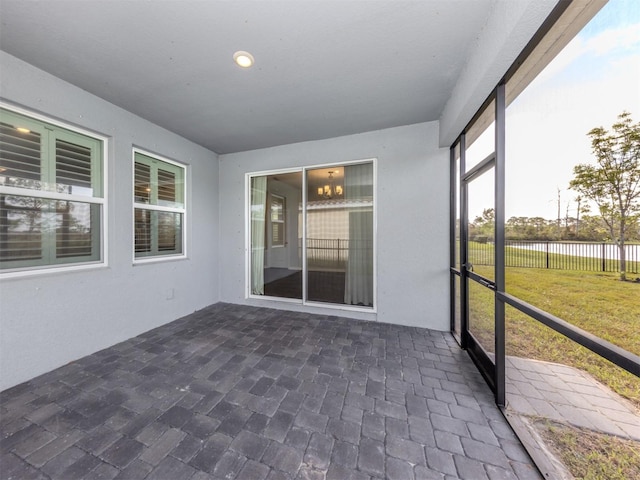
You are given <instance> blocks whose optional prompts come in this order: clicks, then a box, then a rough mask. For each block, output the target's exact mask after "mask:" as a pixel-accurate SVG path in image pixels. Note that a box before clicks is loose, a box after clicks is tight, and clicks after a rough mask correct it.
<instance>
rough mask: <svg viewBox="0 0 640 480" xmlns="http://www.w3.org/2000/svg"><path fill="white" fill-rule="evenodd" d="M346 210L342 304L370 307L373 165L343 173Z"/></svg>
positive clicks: (358, 166) (357, 166) (371, 290)
mask: <svg viewBox="0 0 640 480" xmlns="http://www.w3.org/2000/svg"><path fill="white" fill-rule="evenodd" d="M344 194H345V200H346V202H347V206H348V208H349V258H348V261H347V273H346V276H345V288H344V303H346V304H347V305H364V306H373V164H371V163H366V164H361V165H350V166H347V167H345V169H344Z"/></svg>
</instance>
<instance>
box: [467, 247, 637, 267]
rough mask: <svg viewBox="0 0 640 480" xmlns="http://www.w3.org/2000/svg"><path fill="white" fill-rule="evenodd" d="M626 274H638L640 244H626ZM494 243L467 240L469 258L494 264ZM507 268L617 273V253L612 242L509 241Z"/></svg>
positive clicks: (618, 259)
mask: <svg viewBox="0 0 640 480" xmlns="http://www.w3.org/2000/svg"><path fill="white" fill-rule="evenodd" d="M625 254H626V255H625V256H626V262H627V265H626V271H627V273H640V245H639V244H631V245H625ZM494 258H495V257H494V245H493V244H491V243H477V242H469V261H470V262H471V263H472V264H474V265H493V264H494ZM505 264H506V266H507V267H525V268H550V269H558V270H582V271H596V272H619V271H620V254H619V250H618V246H617V245H615V244H613V243H595V242H594V243H588V242H574V243H571V242H537V241H520V240H518V241H515V240H508V241H507V242H506V248H505Z"/></svg>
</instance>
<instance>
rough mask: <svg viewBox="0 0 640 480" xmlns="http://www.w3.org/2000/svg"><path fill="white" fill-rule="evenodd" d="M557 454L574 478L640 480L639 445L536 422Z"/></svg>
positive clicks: (549, 423) (593, 433) (562, 426)
mask: <svg viewBox="0 0 640 480" xmlns="http://www.w3.org/2000/svg"><path fill="white" fill-rule="evenodd" d="M536 427H537V428H538V431H539V432H540V434H541V436H542V437H543V438H544V440H545V441H546V443H547V444H548V445H551V446H552V449H553V450H554V453H555V454H556V455H557V456H558V457H559V458H560V459H561V460H562V463H564V465H565V466H566V467H567V468H568V469H569V471H570V472H571V474H572V475H573V476H574V477H575V478H579V479H584V480H629V479H632V478H640V443H638V442H634V441H630V440H624V439H621V438H617V437H614V436H611V435H604V434H599V433H595V432H591V431H589V430H585V429H580V428H576V427H571V426H569V425H564V424H561V423H555V422H549V421H545V422H536Z"/></svg>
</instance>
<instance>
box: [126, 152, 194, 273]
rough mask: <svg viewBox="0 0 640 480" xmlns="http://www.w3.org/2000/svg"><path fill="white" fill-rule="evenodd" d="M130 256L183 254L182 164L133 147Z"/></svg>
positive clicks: (155, 256) (142, 257)
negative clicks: (132, 253)
mask: <svg viewBox="0 0 640 480" xmlns="http://www.w3.org/2000/svg"><path fill="white" fill-rule="evenodd" d="M133 180H134V187H133V190H134V194H133V196H134V198H133V201H134V209H133V220H134V230H135V231H134V260H136V261H142V260H146V259H153V258H157V257H164V256H184V248H183V245H184V235H185V232H184V218H185V215H186V208H185V199H184V198H185V167H184V166H183V165H180V164H178V163H176V162H172V161H169V160H166V159H160V158H158V157H156V156H153V155H150V154H147V153H143V152H141V151H138V150H135V151H134V162H133Z"/></svg>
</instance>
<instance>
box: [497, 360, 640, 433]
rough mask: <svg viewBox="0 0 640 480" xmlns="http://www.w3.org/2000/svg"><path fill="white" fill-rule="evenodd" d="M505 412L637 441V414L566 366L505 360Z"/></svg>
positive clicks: (639, 426)
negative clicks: (508, 411) (545, 419)
mask: <svg viewBox="0 0 640 480" xmlns="http://www.w3.org/2000/svg"><path fill="white" fill-rule="evenodd" d="M506 383H507V385H506V389H507V401H508V410H510V411H512V412H515V413H520V414H524V415H531V416H533V415H535V416H539V417H543V418H548V419H551V420H555V421H559V422H565V423H569V424H571V425H573V426H576V427H582V428H588V429H590V430H594V431H597V432H603V433H608V434H610V435H616V436H618V437H622V438H627V439H631V440H636V441H640V413H639V412H638V411H637V409H635V408H634V406H633V405H632V404H631V403H630V402H628V401H627V400H625V399H624V398H622V397H621V396H620V395H618V394H616V393H615V392H613V391H612V390H610V389H609V388H607V387H605V386H604V385H602V384H600V383H599V382H597V381H596V380H594V379H593V378H592V377H591V376H590V375H589V374H587V373H585V372H583V371H581V370H578V369H576V368H573V367H569V366H566V365H559V364H556V363H549V362H542V361H538V360H530V359H523V358H517V357H508V358H507V363H506Z"/></svg>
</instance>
